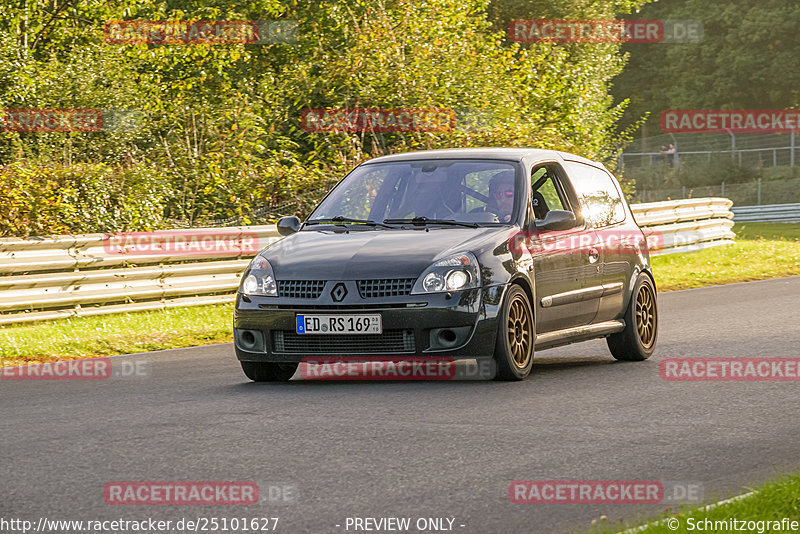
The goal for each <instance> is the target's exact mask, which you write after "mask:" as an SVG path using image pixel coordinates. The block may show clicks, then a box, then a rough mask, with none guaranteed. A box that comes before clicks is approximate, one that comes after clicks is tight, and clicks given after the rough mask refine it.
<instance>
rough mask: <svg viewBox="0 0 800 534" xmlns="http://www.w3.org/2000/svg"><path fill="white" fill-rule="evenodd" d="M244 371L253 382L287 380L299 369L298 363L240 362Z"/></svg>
mask: <svg viewBox="0 0 800 534" xmlns="http://www.w3.org/2000/svg"><path fill="white" fill-rule="evenodd" d="M240 363H241V364H242V371H244V374H245V375H247V378H249V379H250V380H252V381H253V382H286V381H287V380H289V379H290V378H292V376H294V373H295V371H297V364H296V363H273V362H240Z"/></svg>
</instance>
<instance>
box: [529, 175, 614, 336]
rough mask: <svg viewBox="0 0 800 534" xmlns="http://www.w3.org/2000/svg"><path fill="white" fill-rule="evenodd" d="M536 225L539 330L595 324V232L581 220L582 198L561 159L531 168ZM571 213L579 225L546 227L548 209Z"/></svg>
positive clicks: (597, 254) (597, 282)
mask: <svg viewBox="0 0 800 534" xmlns="http://www.w3.org/2000/svg"><path fill="white" fill-rule="evenodd" d="M530 201H531V212H532V214H533V219H534V220H533V223H534V225H533V226H531V229H532V231H531V232H530V236H529V237H530V240H529V247H528V248H529V250H531V254H532V256H533V263H534V278H535V284H536V303H535V307H534V313H535V314H536V329H537V334H539V333H546V332H553V331H556V330H563V329H565V328H571V327H576V326H582V325H586V324H589V323H591V322H592V321H593V319H594V317H595V315H596V314H597V309H598V306H599V299H600V295H601V294H602V291H603V290H602V282H601V280H600V277H601V274H600V265H601V263H600V262H601V258H600V252H599V250H597V249H596V247H595V244H596V242H597V237H596V234H595V232H594V230H593V229H592V228H590V227H588V226H587V225H586V224H584V223H583V221H582V220H581V218H580V209H579V204H578V200H577V197H576V195H575V193H574V190H573V189H572V187H571V185H570V183H569V180H568V178H567V174H566V172H565V171H564V168H563V167H562V166H561V165H559V164H557V163H547V164H544V165H537V166H534V167H533V168H532V169H531V199H530ZM551 210H564V211H571V212H572V213H573V214H574V215H575V216H576V219H577V221H578V222H577V224H576V225H575V227H574V228H570V229H566V230H552V231H540V230H538V229H536V227H535V225H536V223H537V222H538V223H539V224H541V223H542V222H543V220H544V217H545V216H546V214H547V212H548V211H551Z"/></svg>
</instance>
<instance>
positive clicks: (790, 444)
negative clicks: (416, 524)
mask: <svg viewBox="0 0 800 534" xmlns="http://www.w3.org/2000/svg"><path fill="white" fill-rule="evenodd" d="M659 304H660V313H661V330H660V336H659V344H658V350H657V352H656V355H654V356H653V358H651V359H650V360H648V361H646V362H637V363H618V362H615V361H614V360H613V359H612V358H611V357H610V355H609V353H608V351H607V349H606V346H605V343H604V341H602V340H599V341H592V342H587V343H580V344H575V345H571V346H568V347H562V348H559V349H552V350H549V351H542V352H539V353H538V354H537V356H536V360H535V365H534V373H533V374H532V376H531V377H530V378H529V379H528V380H527V381H524V382H521V383H502V382H474V381H472V382H469V381H463V382H325V383H320V382H291V383H286V384H254V383H250V382H248V381H247V380H246V378H245V377H244V375H243V374H242V373H241V370H240V368H239V365H238V363H237V361H236V359H235V356H234V355H233V349H232V347H231V346H230V345H214V346H206V347H198V348H191V349H182V350H171V351H162V352H154V353H147V354H141V355H136V356H133V357H125V358H128V359H129V360H131V359H132V360H134V361H145V362H147V363H148V364H149V365H151V366H152V367H151V374H150V376H148V377H144V378H138V379H111V380H106V381H25V382H20V381H13V382H12V381H5V380H4V381H0V406H1V407H2V418H0V429H2V430H0V435H2V450H1V452H0V458H2V470H1V471H0V473H1V474H0V492H1V494H2V496H0V518H6V519H8V518H22V519H29V520H32V521H34V522H36V521H38V518H40V517H46V518H48V519H75V520H90V519H91V520H95V519H117V518H126V519H133V520H140V519H144V518H148V517H152V518H155V519H162V520H167V519H171V520H177V519H180V518H181V517H186V518H197V517H204V516H205V517H218V518H222V517H227V518H233V517H242V518H245V517H246V518H254V517H265V516H266V517H276V516H277V517H279V518H280V521H279V524H278V528H277V532H281V533H285V534H292V533H306V532H308V533H337V532H339V533H341V532H354V530H353V529H352V528H351V529H350V530H346V529H345V525H346V518H348V517H410V518H412V521H414V520H416V518H419V517H425V518H427V517H434V518H436V517H447V518H455V521H454V523H453V531H454V532H464V533H494V532H496V533H531V532H534V533H536V532H572V531H584V530H587V529H588V528H589V527H590V524H591V521H592V520H593V519H597V518H599V517H600V516H601V515H606V516H607V517H608V520H609V521H611V522H614V523H615V524H618V525H619V527H620V528H622V526H623V522H624V523H626V524H628V525H634V524H636V522H637V521H639V520H641V519H642V518H643V517H646V516H648V515H650V516H652V514H657V513H659V512H660V511H662V510H665V509H666V508H667V506H668V505H667V504H647V505H645V504H625V505H602V504H591V505H579V504H548V505H543V504H513V503H511V502H510V501H509V498H508V494H507V492H508V487H509V483H510V482H512V481H514V480H550V479H553V480H660V481H681V482H687V483H689V482H696V483H699V484H702V486H703V501H704V502H714V501H716V500H718V499H722V498H726V497H730V496H732V495H736V494H740V493H743V492H745V491H747V488H748V487H749V486H750V485H753V484H757V483H760V482H763V481H766V480H768V479H770V478H772V477H773V476H775V475H776V474H777V473H780V472H787V471H793V470H797V469H798V468H800V440H798V436H800V403H798V402H797V398H798V388H799V387H800V384H798V383H797V382H716V383H715V382H673V381H665V380H663V379H662V378H661V377H660V374H659V365H658V364H659V360H660V359H662V358H664V357H678V356H680V357H704V356H734V357H744V356H766V357H776V356H798V355H800V349H799V348H798V347H800V277H795V278H784V279H777V280H771V281H763V282H752V283H745V284H734V285H728V286H718V287H710V288H704V289H695V290H688V291H680V292H673V293H666V294H661V295H660V296H659ZM117 363H118V362H117ZM115 365H116V363H115ZM221 480H242V481H254V482H257V483H259V484H260V487H261V488H262V491H263V488H264V487H267V486H270V485H273V486H287V485H288V486H293V487H294V488H295V491H296V493H295V495H294V497H293V498H292V500H291V501H290V502H288V503H282V502H281V503H278V502H265V503H261V504H255V505H251V506H237V507H233V506H112V505H109V504H107V503H106V502H105V500H104V497H103V487H104V485H105V484H106V483H109V482H113V481H221ZM765 519H774V518H765ZM336 525H340V526H338V527H337V526H336ZM412 525H413V523H412ZM461 525H463V526H461ZM372 532H375V531H372ZM383 532H388V531H383ZM410 532H418V530H416V528H412V529H411V530H410Z"/></svg>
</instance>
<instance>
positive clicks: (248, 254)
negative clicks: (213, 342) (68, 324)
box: [0, 198, 733, 325]
mask: <svg viewBox="0 0 800 534" xmlns="http://www.w3.org/2000/svg"><path fill="white" fill-rule="evenodd" d="M731 204H732V203H731V201H729V200H727V199H723V198H708V199H692V200H680V201H674V202H655V203H651V204H634V205H632V206H631V208H632V210H633V213H634V217H635V218H636V220H637V222H638V223H639V225H641V226H643V227H645V228H646V232H647V233H650V234H653V233H656V232H657V233H658V235H659V236H661V239H660V240H658V242H659V243H660V248H659V249H658V250H654V251H653V253H655V254H668V253H675V252H686V251H692V250H699V249H702V248H707V247H711V246H718V245H725V244H730V243H732V242H733V232H731V230H730V228H731V226H733V221H732V220H731V217H732V214H731V212H730V206H731ZM278 239H280V236H279V235H278V233H277V232H276V231H275V229H274V227H273V226H250V227H238V228H195V229H186V230H170V231H161V232H149V233H134V234H121V235H114V234H86V235H75V236H57V237H47V238H39V237H30V238H26V239H17V238H10V239H9V238H6V239H0V325H2V324H14V323H23V322H28V321H41V320H49V319H58V318H64V317H82V316H90V315H101V314H107V313H117V312H130V311H141V310H157V309H166V308H173V307H179V306H197V305H204V304H217V303H224V302H231V301H233V299H234V292H235V290H236V288H237V287H238V285H239V280H240V278H241V275H242V273H243V271H244V269H245V268H246V267H247V264H248V263H249V261H250V258H252V257H253V256H254V255H255V253H256V252H257V251H258V250H260V249H262V248H263V247H264V246H266V245H268V244H270V243H272V242H274V241H277V240H278ZM143 243H144V244H143Z"/></svg>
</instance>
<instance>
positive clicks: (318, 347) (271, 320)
mask: <svg viewBox="0 0 800 534" xmlns="http://www.w3.org/2000/svg"><path fill="white" fill-rule="evenodd" d="M339 283H343V284H345V285H346V287H347V289H348V295H353V298H348V299H344V300H343V301H342V302H339V303H334V302H333V301H332V300H331V299H330V296H329V295H330V292H331V289H332V288H333V285H334V284H339ZM327 284H328V285H326V286H325V289H324V290H323V293H322V294H323V297H320V298H319V299H291V298H282V297H255V296H249V297H243V296H242V294H241V293H240V294H238V295H237V296H236V308H235V311H234V321H233V326H234V329H233V330H234V347H235V350H236V357H237V358H238V359H239V360H241V361H249V362H300V361H302V360H303V359H304V358H310V357H324V358H331V359H347V358H353V357H358V358H364V357H367V358H368V357H381V358H386V357H397V358H398V359H401V358H409V357H436V358H442V357H445V358H453V359H490V358H492V357H493V355H494V348H495V340H496V335H497V314H498V310H499V306H500V302H501V301H502V298H503V294H504V292H505V289H506V285H505V284H498V285H491V286H486V287H481V288H477V289H470V290H465V291H454V292H451V293H435V294H430V295H407V296H401V297H386V298H369V299H362V298H361V297H360V296H359V295H358V291H357V289H356V288H355V285H354V284H355V282H347V281H344V282H328V283H327ZM351 286H352V287H351ZM299 313H303V314H314V313H316V314H336V313H343V314H353V313H373V314H374V313H379V314H380V315H381V322H382V326H383V334H381V335H376V334H372V335H370V334H327V335H326V334H321V335H320V334H304V335H300V334H296V333H295V325H296V320H295V316H296V315H297V314H299Z"/></svg>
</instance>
